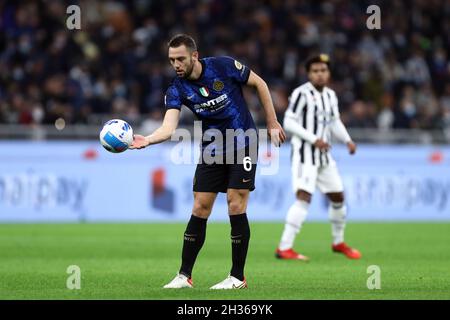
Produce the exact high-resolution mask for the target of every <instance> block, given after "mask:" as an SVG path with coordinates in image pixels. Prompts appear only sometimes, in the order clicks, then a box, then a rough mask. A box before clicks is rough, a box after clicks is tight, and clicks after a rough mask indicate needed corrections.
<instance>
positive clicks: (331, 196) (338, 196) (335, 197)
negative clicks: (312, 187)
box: [327, 192, 344, 203]
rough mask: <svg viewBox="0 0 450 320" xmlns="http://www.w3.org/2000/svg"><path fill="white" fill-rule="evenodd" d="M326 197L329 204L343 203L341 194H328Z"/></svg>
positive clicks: (342, 194)
mask: <svg viewBox="0 0 450 320" xmlns="http://www.w3.org/2000/svg"><path fill="white" fill-rule="evenodd" d="M327 196H328V199H330V201H331V202H335V203H344V193H343V192H333V193H328V194H327Z"/></svg>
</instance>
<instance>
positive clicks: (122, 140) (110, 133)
mask: <svg viewBox="0 0 450 320" xmlns="http://www.w3.org/2000/svg"><path fill="white" fill-rule="evenodd" d="M100 143H101V144H102V146H103V147H104V148H105V149H106V150H108V151H109V152H113V153H119V152H124V151H125V150H127V149H128V148H129V147H130V145H131V144H132V143H133V128H131V126H130V125H129V124H128V123H127V122H125V121H123V120H120V119H112V120H109V121H108V122H106V123H105V125H104V126H103V129H102V131H100Z"/></svg>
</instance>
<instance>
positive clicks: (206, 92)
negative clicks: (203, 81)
mask: <svg viewBox="0 0 450 320" xmlns="http://www.w3.org/2000/svg"><path fill="white" fill-rule="evenodd" d="M199 91H200V94H201V95H202V96H204V97H208V96H209V90H208V88H207V87H201V88H200V89H199Z"/></svg>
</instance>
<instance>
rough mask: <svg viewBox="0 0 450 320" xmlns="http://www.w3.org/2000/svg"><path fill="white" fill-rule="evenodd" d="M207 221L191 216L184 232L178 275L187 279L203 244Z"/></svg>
mask: <svg viewBox="0 0 450 320" xmlns="http://www.w3.org/2000/svg"><path fill="white" fill-rule="evenodd" d="M207 221H208V219H203V218H199V217H196V216H194V215H192V216H191V219H190V220H189V222H188V225H187V227H186V231H185V232H184V243H183V253H182V258H181V259H182V262H181V268H180V273H181V274H184V275H185V276H186V277H188V278H190V277H191V274H192V268H193V267H194V263H195V259H197V255H198V253H199V251H200V249H201V248H202V246H203V243H204V242H205V236H206V222H207Z"/></svg>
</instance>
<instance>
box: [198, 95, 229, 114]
mask: <svg viewBox="0 0 450 320" xmlns="http://www.w3.org/2000/svg"><path fill="white" fill-rule="evenodd" d="M227 102H228V96H227V95H226V94H223V95H221V96H219V97H217V98H215V99H212V100H209V101H207V102H204V103H199V104H195V105H194V109H195V111H197V112H202V111H206V110H208V111H217V110H219V109H222V108H223V107H224V106H225V105H226V104H227Z"/></svg>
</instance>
